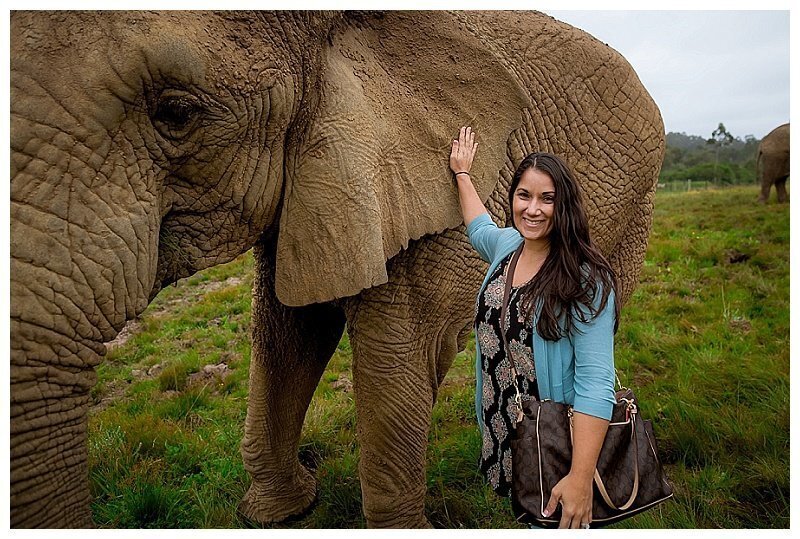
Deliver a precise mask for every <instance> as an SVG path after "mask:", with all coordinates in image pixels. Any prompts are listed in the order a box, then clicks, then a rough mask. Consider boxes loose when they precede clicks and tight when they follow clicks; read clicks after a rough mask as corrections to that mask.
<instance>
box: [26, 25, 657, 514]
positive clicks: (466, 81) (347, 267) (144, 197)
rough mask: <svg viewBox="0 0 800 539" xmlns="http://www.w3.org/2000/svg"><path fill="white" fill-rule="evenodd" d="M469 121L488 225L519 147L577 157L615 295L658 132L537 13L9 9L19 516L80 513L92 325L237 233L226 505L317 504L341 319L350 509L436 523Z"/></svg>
mask: <svg viewBox="0 0 800 539" xmlns="http://www.w3.org/2000/svg"><path fill="white" fill-rule="evenodd" d="M464 124H469V125H471V126H472V127H473V128H474V129H476V131H477V132H478V133H479V135H480V137H481V150H480V155H479V159H478V163H477V164H476V166H475V167H474V168H473V178H474V181H475V182H476V184H477V187H478V191H479V193H480V195H481V196H482V198H483V199H484V200H485V201H486V203H487V207H488V208H489V210H490V212H491V214H492V217H493V218H494V219H495V221H496V222H498V223H501V224H505V222H506V220H507V218H508V207H507V202H506V200H507V198H506V195H505V190H506V188H507V186H508V182H509V179H510V177H511V174H512V172H513V170H514V166H515V163H517V162H519V160H520V159H521V158H522V157H523V156H524V155H525V154H527V153H528V152H530V151H534V150H546V151H552V152H555V153H559V154H561V155H563V156H564V157H565V158H566V160H567V161H568V162H569V163H571V164H572V166H573V167H574V169H575V172H576V175H577V177H578V178H579V180H580V182H581V186H582V190H583V192H584V195H585V196H586V197H587V202H588V203H587V205H588V208H589V212H590V219H591V226H592V229H593V233H594V234H595V236H596V237H597V239H598V242H599V244H600V246H601V248H602V250H603V251H604V252H605V253H606V254H607V255H608V256H609V258H610V260H611V262H612V264H613V266H614V267H615V269H616V270H617V272H618V273H619V276H620V282H621V290H620V291H619V293H620V296H621V297H622V299H623V300H624V299H625V298H627V297H628V296H629V295H630V294H631V292H632V290H633V287H634V286H635V284H636V281H637V279H638V274H639V270H640V267H641V264H642V262H643V259H644V254H645V250H646V247H647V238H648V234H649V231H650V224H651V213H652V201H653V194H654V189H655V182H656V179H657V174H658V171H659V168H660V165H661V160H662V156H663V152H664V131H663V124H662V121H661V117H660V114H659V112H658V109H657V107H656V106H655V104H654V103H653V101H652V99H651V98H650V96H649V95H648V94H647V92H646V91H645V90H644V88H643V87H642V85H641V83H640V82H639V80H638V78H637V77H636V75H635V73H634V72H633V70H632V69H631V67H630V66H629V65H628V63H627V62H626V61H625V60H624V59H623V58H622V57H621V56H620V55H619V54H617V53H616V52H615V51H613V50H611V49H610V48H608V47H607V46H605V45H603V44H602V43H600V42H599V41H597V40H595V39H593V38H591V37H590V36H588V35H587V34H585V33H583V32H580V31H578V30H576V29H574V28H572V27H569V26H567V25H565V24H562V23H559V22H557V21H555V20H553V19H552V18H550V17H547V16H545V15H542V14H540V13H535V12H528V13H518V12H466V13H464V12H462V13H446V12H427V13H426V12H385V13H353V12H351V13H346V14H341V13H316V12H291V13H289V12H257V13H239V12H224V13H212V12H196V13H195V12H164V13H152V12H148V13H144V12H114V13H111V12H105V13H102V12H91V13H90V12H69V13H64V12H14V13H13V14H12V17H11V175H12V177H11V206H10V211H11V320H10V324H11V370H10V373H11V410H10V416H11V524H12V525H13V526H15V527H34V526H38V527H70V526H71V527H75V526H89V525H91V514H90V509H89V501H90V500H89V488H88V471H87V450H86V437H87V434H86V413H87V408H88V405H89V400H90V399H89V391H90V389H91V387H92V385H93V384H94V383H95V373H94V368H95V366H97V364H98V363H99V362H100V361H101V359H102V357H103V355H104V353H105V347H104V345H103V343H104V342H108V341H110V340H111V339H113V338H114V336H115V335H116V334H117V333H118V332H119V331H120V330H121V329H122V327H123V326H124V324H125V322H126V321H127V320H130V319H132V318H134V317H135V316H136V315H137V314H139V313H141V312H142V311H143V310H144V309H145V307H146V306H147V304H148V302H149V301H150V300H151V299H152V298H153V297H154V296H155V295H156V294H157V292H158V291H159V290H160V288H161V287H162V286H164V285H166V284H169V283H171V282H174V281H175V280H177V279H179V278H181V277H185V276H188V275H191V274H192V273H194V272H196V271H198V270H201V269H203V268H206V267H209V266H212V265H215V264H219V263H223V262H226V261H229V260H231V259H233V258H234V257H236V256H237V255H238V254H240V253H242V252H244V251H246V250H247V249H249V248H250V247H252V246H254V245H255V246H256V249H255V258H256V278H255V284H254V289H253V335H252V342H253V353H252V360H251V371H250V388H249V389H250V393H249V402H248V413H247V419H246V425H245V436H244V440H243V441H242V456H243V458H244V461H245V466H246V468H247V470H248V472H249V473H250V476H251V479H252V481H251V485H250V489H249V491H248V493H247V495H246V498H245V499H244V500H243V501H242V504H241V506H240V510H241V511H242V513H243V514H245V515H246V516H247V517H248V518H251V519H254V520H257V521H259V522H272V521H276V520H280V519H284V518H287V517H289V516H291V515H294V514H298V513H301V512H302V511H303V510H304V509H305V508H306V507H308V505H309V504H310V503H311V502H312V500H313V498H314V496H315V492H316V484H315V481H314V478H313V477H312V475H311V474H310V473H309V472H308V470H306V469H305V468H304V467H303V466H302V465H301V464H300V463H299V461H298V458H297V449H298V443H299V437H300V431H301V427H302V423H303V419H304V417H305V413H306V409H307V407H308V404H309V401H310V399H311V396H312V394H313V391H314V388H315V387H316V385H317V383H318V381H319V378H320V376H321V373H322V372H323V370H324V368H325V366H326V364H327V362H328V360H329V358H330V356H331V354H332V353H333V350H334V348H335V346H336V342H337V341H338V339H339V337H340V336H341V334H342V331H343V330H344V327H345V325H346V326H347V330H348V332H349V335H350V341H351V343H352V347H353V371H354V373H353V379H354V391H355V399H356V413H357V432H358V439H359V443H360V446H361V459H360V463H359V476H360V479H361V486H362V495H363V509H364V513H365V516H366V520H367V523H368V525H370V526H398V527H399V526H426V525H428V522H427V520H426V518H425V515H424V511H423V507H424V503H423V502H424V496H425V466H424V462H425V460H424V457H425V448H426V444H427V437H428V428H429V421H430V413H431V409H432V407H433V404H434V402H435V399H436V393H437V388H438V386H439V384H440V383H441V381H442V379H443V378H444V376H445V373H446V372H447V370H448V368H449V366H450V364H451V363H452V361H453V359H454V357H455V354H456V352H457V351H458V350H459V349H462V348H463V347H464V345H465V341H466V338H467V335H468V334H469V330H470V325H471V321H472V320H471V318H472V315H473V299H474V297H475V296H474V295H475V293H476V292H477V290H478V287H479V285H480V282H481V277H482V275H483V272H484V271H485V269H486V265H485V264H484V263H483V262H482V261H480V260H479V258H478V257H477V255H476V254H475V253H474V251H473V250H472V248H471V247H470V246H469V245H468V243H467V240H466V237H465V235H464V227H463V224H462V223H461V217H460V214H459V211H458V198H457V196H456V191H455V186H454V185H453V183H452V177H451V175H450V173H449V171H448V167H447V157H448V152H449V148H450V140H451V136H452V135H453V134H454V133H455V130H456V129H457V128H458V127H459V126H461V125H464ZM431 305H435V306H436V308H435V309H432V308H431ZM290 379H291V383H288V381H289V380H290ZM390 389H391V390H390ZM277 410H280V411H281V413H280V414H278V413H276V411H277Z"/></svg>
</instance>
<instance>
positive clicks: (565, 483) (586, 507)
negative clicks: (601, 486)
mask: <svg viewBox="0 0 800 539" xmlns="http://www.w3.org/2000/svg"><path fill="white" fill-rule="evenodd" d="M592 495H593V494H592V480H591V479H589V481H588V482H587V481H586V479H585V478H583V477H580V478H579V477H577V476H575V475H573V474H567V475H566V476H564V478H563V479H562V480H561V481H559V482H558V483H556V486H554V487H553V490H552V491H551V493H550V500H549V501H548V503H547V507H545V510H544V516H549V515H552V514H553V513H554V512H555V510H556V508H557V507H558V504H559V503H561V522H560V523H559V524H558V527H559V528H581V527H584V525H585V524H591V522H592Z"/></svg>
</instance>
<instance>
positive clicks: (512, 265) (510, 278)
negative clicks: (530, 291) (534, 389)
mask: <svg viewBox="0 0 800 539" xmlns="http://www.w3.org/2000/svg"><path fill="white" fill-rule="evenodd" d="M524 246H525V244H524V243H521V244H520V246H519V247H517V250H516V251H514V255H513V256H512V257H511V261H510V262H509V263H508V268H507V269H506V287H505V289H504V290H503V304H502V306H501V307H500V335H501V336H502V337H503V346H504V347H505V351H506V357H508V360H509V361H510V362H511V374H512V375H514V387H515V388H516V387H517V364H516V363H514V356H513V354H511V351H510V350H509V349H508V341H507V340H506V330H507V329H508V328H506V327H504V324H505V321H506V312H507V311H508V301H509V297H510V296H511V287H512V285H513V283H514V270H515V269H516V267H517V262H518V261H519V257H520V255H521V254H522V248H523V247H524ZM517 396H519V389H518V388H517Z"/></svg>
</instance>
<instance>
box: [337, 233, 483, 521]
mask: <svg viewBox="0 0 800 539" xmlns="http://www.w3.org/2000/svg"><path fill="white" fill-rule="evenodd" d="M470 257H474V258H475V259H477V255H475V254H473V252H472V251H471V248H470V247H469V245H468V244H467V243H466V240H465V237H464V235H463V232H460V233H456V232H455V231H447V232H446V233H443V234H442V235H441V236H440V237H439V238H436V239H432V238H428V239H426V240H423V241H420V242H418V243H416V244H413V245H412V246H410V247H409V249H408V250H407V251H405V252H404V253H403V254H401V255H399V256H398V257H397V258H395V259H393V260H392V267H391V268H390V275H391V278H390V282H389V283H387V284H385V285H382V286H380V287H376V288H372V289H369V290H367V291H365V292H362V294H361V295H360V296H359V297H358V298H354V299H352V300H350V301H349V302H348V303H347V304H346V312H347V320H348V333H349V335H350V344H351V346H352V348H353V382H354V390H355V400H356V414H357V434H358V440H359V445H360V451H361V452H360V460H359V477H360V480H361V492H362V496H363V510H364V516H365V517H366V520H367V525H368V526H369V527H392V528H412V527H430V523H429V522H428V520H427V518H426V517H425V511H424V507H425V494H426V480H425V464H426V459H425V454H426V449H427V444H428V432H429V428H430V421H431V412H432V409H433V405H434V402H435V400H436V393H437V390H438V387H439V384H440V383H441V381H442V379H443V378H444V375H445V373H446V372H447V370H448V368H449V367H450V365H451V364H452V362H453V359H454V358H455V355H456V352H457V351H458V349H459V348H460V347H462V346H463V345H464V342H465V340H466V336H467V334H468V331H469V326H470V321H471V317H472V308H473V302H474V298H475V291H476V290H477V288H478V286H479V284H480V279H481V277H482V274H481V271H480V269H479V267H476V266H478V264H470V263H468V260H469V259H470ZM472 262H474V261H472Z"/></svg>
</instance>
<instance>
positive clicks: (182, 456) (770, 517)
mask: <svg viewBox="0 0 800 539" xmlns="http://www.w3.org/2000/svg"><path fill="white" fill-rule="evenodd" d="M757 194H758V192H757V188H755V187H737V188H731V189H726V190H710V191H696V192H690V193H664V192H660V193H659V194H658V196H657V198H656V213H655V218H654V226H653V233H652V236H651V242H650V246H649V249H648V253H647V259H646V262H645V265H644V268H643V270H642V275H641V280H640V284H639V286H638V288H637V289H636V291H635V293H634V295H633V297H632V298H631V300H630V301H629V302H628V304H627V305H626V306H625V307H624V309H623V313H622V319H621V324H620V330H619V333H618V334H617V338H616V363H617V369H618V371H619V374H620V377H621V378H622V379H623V382H627V383H628V384H630V385H632V386H633V387H634V388H635V389H636V391H637V394H638V396H639V398H640V400H641V408H642V412H643V414H644V416H645V417H647V418H651V419H652V420H653V422H654V424H655V429H656V432H657V434H658V438H659V443H660V453H661V456H662V460H663V462H664V464H665V467H666V469H667V472H668V474H669V477H670V479H671V480H672V481H673V483H674V484H675V498H674V501H670V502H668V503H666V504H663V505H661V506H660V507H658V508H657V509H655V510H653V511H650V512H648V513H645V514H643V515H640V516H637V517H634V518H632V519H629V520H627V521H625V522H623V523H620V524H619V525H617V527H623V528H624V527H632V528H738V527H745V528H786V527H788V525H789V411H788V410H789V209H788V205H777V204H771V205H767V206H762V205H758V204H756V203H755V199H756V196H757ZM252 270H253V259H252V256H251V254H250V253H247V254H245V255H243V256H241V257H239V258H238V259H237V260H235V261H233V262H231V263H230V264H226V265H224V266H219V267H216V268H212V269H210V270H207V271H204V272H202V273H200V274H198V275H195V276H193V277H191V278H189V279H185V280H183V281H182V282H180V283H179V284H178V285H177V286H175V287H169V288H167V289H165V290H163V291H162V292H161V294H159V296H158V297H157V298H156V299H155V301H154V302H153V303H152V304H151V306H150V307H149V308H148V310H147V311H146V312H145V313H144V314H143V315H142V317H141V320H140V323H141V326H140V328H139V331H138V332H137V333H136V334H135V335H134V336H133V337H132V338H131V339H130V340H129V341H128V342H127V343H126V344H125V345H124V346H121V347H119V348H116V349H114V350H113V351H112V352H111V353H110V354H109V356H108V358H107V360H106V361H105V362H103V364H102V365H100V366H99V367H98V369H97V374H98V380H99V382H98V385H97V386H96V387H95V388H94V390H93V391H92V396H93V398H94V399H95V402H97V403H100V402H101V401H102V402H103V405H102V406H100V407H98V408H97V410H95V411H94V412H93V413H92V414H91V416H90V421H89V462H90V484H91V489H92V494H93V496H94V502H93V506H92V508H93V513H94V519H95V523H96V524H97V525H98V526H99V527H119V528H172V527H179V528H219V527H223V528H238V527H249V526H252V523H249V522H245V521H243V520H242V519H241V518H239V517H238V516H237V514H236V506H237V504H238V503H239V501H240V500H241V498H242V496H243V495H244V493H245V491H246V489H247V487H248V485H249V477H248V475H247V473H246V472H245V471H244V466H243V464H242V461H241V456H240V453H239V443H240V441H241V438H242V431H243V425H244V418H245V410H246V399H247V379H248V366H249V362H250V341H249V327H250V290H251V287H252ZM351 354H352V352H351V349H350V343H349V341H348V340H347V336H346V335H345V336H344V337H343V338H342V341H341V342H340V344H339V346H338V348H337V350H336V353H335V354H334V357H333V358H332V359H331V361H330V363H329V365H328V368H327V370H326V372H325V374H324V375H323V377H322V381H321V383H320V385H319V387H318V388H317V390H316V393H315V396H314V399H313V401H312V404H311V407H310V408H309V411H308V415H307V419H306V423H305V426H304V429H303V435H302V438H301V442H300V458H301V461H302V462H304V463H306V464H307V465H309V466H311V467H312V468H316V472H315V473H316V477H317V479H318V481H319V484H320V492H319V501H318V503H317V505H316V506H315V508H314V509H313V511H311V513H310V514H309V515H307V516H306V517H304V518H303V519H301V520H297V521H294V522H290V523H288V524H283V525H280V526H276V527H281V528H282V527H290V528H323V527H324V528H351V527H363V526H364V519H363V516H362V514H361V493H360V485H359V480H358V471H357V470H358V445H357V443H356V437H355V407H354V402H353V395H352V392H348V391H346V390H343V389H341V388H338V387H335V386H334V382H336V381H337V380H338V379H340V377H342V376H345V377H347V378H348V379H352V376H351V372H350V364H351ZM473 354H474V343H473V342H472V341H470V342H469V343H468V346H467V350H465V351H463V352H461V353H459V354H458V356H457V358H456V360H455V362H454V364H453V367H452V368H451V370H450V372H449V374H448V376H447V378H446V380H445V382H444V384H443V385H442V387H441V388H440V391H439V397H438V402H437V404H436V406H435V407H434V410H433V418H432V423H431V431H430V445H429V448H428V456H427V470H428V473H427V487H428V495H427V497H426V499H425V507H426V512H427V515H428V518H429V519H430V521H431V522H432V523H433V524H434V526H437V527H452V528H458V527H466V528H503V527H518V525H517V524H516V523H515V522H514V520H513V518H512V516H511V509H510V504H509V502H508V500H504V499H500V498H498V497H497V496H495V495H494V494H493V493H492V492H491V490H490V489H489V488H488V487H487V486H486V485H485V484H484V482H483V480H482V478H481V477H480V475H479V473H478V471H477V466H476V463H477V458H478V454H479V447H480V437H479V434H478V431H477V429H476V427H475V422H474V418H473V389H472V388H473V381H474V367H473V361H472V358H473ZM220 362H225V363H226V364H227V365H228V366H229V368H230V369H231V375H230V376H229V377H227V378H226V379H224V380H210V381H206V382H205V383H203V384H189V383H188V381H187V380H188V377H189V375H191V374H192V373H198V372H200V371H202V369H203V366H204V365H207V364H217V363H220ZM154 366H156V369H155V370H154V371H153V374H152V375H149V376H148V375H147V374H146V373H147V371H148V369H150V368H151V367H154Z"/></svg>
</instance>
